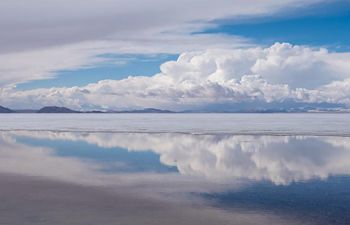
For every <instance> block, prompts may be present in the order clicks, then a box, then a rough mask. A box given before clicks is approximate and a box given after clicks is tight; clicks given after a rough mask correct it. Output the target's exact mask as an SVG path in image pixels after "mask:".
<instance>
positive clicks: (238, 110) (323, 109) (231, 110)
mask: <svg viewBox="0 0 350 225" xmlns="http://www.w3.org/2000/svg"><path fill="white" fill-rule="evenodd" d="M298 112H350V111H349V110H346V109H344V108H332V107H330V108H328V107H321V106H320V105H318V106H313V107H311V106H309V107H305V106H303V107H301V106H300V107H295V108H289V109H285V108H281V107H274V108H265V107H260V108H258V109H250V108H240V107H232V108H224V107H222V106H220V105H215V106H211V107H210V108H202V109H196V110H184V111H170V110H164V109H155V108H145V109H136V110H121V111H98V110H97V111H96V110H94V111H77V110H72V109H69V108H66V107H58V106H46V107H43V108H41V109H39V110H34V109H21V110H16V109H9V108H6V107H3V106H0V113H298Z"/></svg>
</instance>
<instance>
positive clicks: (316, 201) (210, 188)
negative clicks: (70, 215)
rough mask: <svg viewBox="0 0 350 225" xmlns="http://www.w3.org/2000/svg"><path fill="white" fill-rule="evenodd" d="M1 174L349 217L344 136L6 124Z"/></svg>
mask: <svg viewBox="0 0 350 225" xmlns="http://www.w3.org/2000/svg"><path fill="white" fill-rule="evenodd" d="M0 173H2V174H15V175H24V176H29V177H40V178H45V179H49V180H56V181H62V182H68V183H74V184H78V185H86V186H105V187H109V188H112V189H113V190H117V191H125V192H128V193H134V194H138V195H140V193H141V194H142V195H145V196H152V197H155V198H162V199H167V200H169V199H170V200H176V201H182V200H183V201H188V200H190V201H192V200H194V199H195V201H197V200H198V199H200V201H201V202H202V201H203V202H206V203H205V204H210V205H212V206H215V207H217V208H225V209H240V210H251V211H259V210H260V211H261V210H262V211H266V212H270V213H281V214H283V215H293V216H294V215H295V216H296V217H298V216H302V218H306V219H307V220H308V221H311V222H312V221H314V222H315V221H316V223H317V224H319V223H322V222H323V223H325V224H326V223H333V224H347V222H349V221H350V218H349V216H347V214H349V213H348V212H349V210H348V208H349V206H350V197H349V196H350V178H349V174H350V138H349V137H335V136H333V137H324V136H320V137H316V136H249V135H241V136H240V135H190V134H174V133H161V134H147V133H79V132H71V133H68V132H44V131H31V132H29V131H11V132H2V133H0ZM189 196H191V197H192V198H189Z"/></svg>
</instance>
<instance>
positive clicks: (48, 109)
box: [37, 106, 80, 113]
mask: <svg viewBox="0 0 350 225" xmlns="http://www.w3.org/2000/svg"><path fill="white" fill-rule="evenodd" d="M37 113H80V111H75V110H72V109H68V108H65V107H57V106H46V107H44V108H42V109H40V110H39V111H37Z"/></svg>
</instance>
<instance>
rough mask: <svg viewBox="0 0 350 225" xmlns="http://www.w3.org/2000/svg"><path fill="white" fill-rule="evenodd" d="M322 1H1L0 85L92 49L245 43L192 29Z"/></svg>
mask: <svg viewBox="0 0 350 225" xmlns="http://www.w3.org/2000/svg"><path fill="white" fill-rule="evenodd" d="M322 1H325V0H309V1H305V0H286V1H283V2H281V1H277V0H266V1H258V2H257V1H252V0H249V1H243V0H219V1H215V2H213V1H210V0H194V1H191V2H188V1H185V0H177V1H163V0H145V1H142V2H140V1H137V0H129V1H124V0H76V1H74V2H72V1H68V0H52V1H50V2H47V1H44V0H31V1H27V2H23V1H20V0H12V1H9V0H4V1H1V2H0V32H1V34H2V35H1V37H0V52H1V53H0V62H1V63H0V78H1V82H0V87H4V86H9V85H14V84H18V83H23V82H27V81H30V80H38V79H48V78H51V77H52V76H54V75H55V73H56V72H57V71H60V70H66V69H78V68H81V67H83V66H91V65H96V63H97V62H96V61H95V60H96V55H101V54H108V53H114V54H122V53H137V54H148V53H181V52H184V51H190V50H198V49H204V48H208V47H209V48H210V47H211V48H212V47H224V48H232V47H238V46H240V47H242V46H247V45H250V43H249V41H248V40H245V39H244V38H241V37H234V36H225V35H220V34H196V35H194V34H193V33H194V32H197V31H202V30H203V29H205V28H208V27H211V26H214V24H215V23H213V22H212V21H215V20H220V19H227V18H232V19H235V18H237V17H242V16H244V17H254V16H261V15H272V14H275V13H278V12H281V11H283V10H286V9H289V10H290V9H291V8H299V7H304V6H307V5H310V4H315V3H318V2H322Z"/></svg>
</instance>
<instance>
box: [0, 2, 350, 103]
mask: <svg viewBox="0 0 350 225" xmlns="http://www.w3.org/2000/svg"><path fill="white" fill-rule="evenodd" d="M0 32H1V33H2V35H1V37H0V76H1V79H0V105H5V106H8V107H10V108H40V107H43V106H45V105H58V106H67V107H70V108H74V109H96V110H99V109H103V110H106V109H107V110H108V109H110V110H118V109H122V110H125V109H140V108H149V107H152V108H163V109H171V110H191V109H193V108H196V109H202V108H211V107H216V106H217V105H220V106H222V107H223V108H229V107H231V106H238V105H241V104H242V105H248V106H249V105H251V106H252V107H249V108H252V109H254V107H255V108H256V107H257V105H255V103H256V102H258V103H259V104H258V105H264V106H265V105H267V106H268V105H270V106H275V105H278V106H281V107H282V108H283V107H286V108H290V107H291V104H289V103H290V102H292V103H293V104H292V105H308V104H310V105H311V106H313V107H315V106H317V105H326V106H332V105H334V106H342V107H344V108H349V109H350V95H349V94H347V93H349V89H350V1H349V0H346V1H345V0H339V1H336V0H334V1H333V0H307V1H306V0H285V1H280V0H264V1H260V0H216V1H212V0H192V1H187V0H177V1H172V0H169V1H164V0H145V1H142V2H140V1H139V0H128V1H126V0H75V1H74V2H72V1H69V0H52V1H51V2H50V4H49V3H46V2H43V1H42V0H30V1H26V2H23V1H20V0H13V1H4V2H0ZM160 66H161V69H160ZM155 75H157V76H155ZM294 103H295V104H294Z"/></svg>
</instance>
